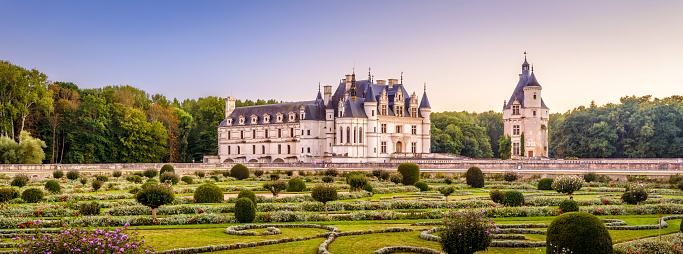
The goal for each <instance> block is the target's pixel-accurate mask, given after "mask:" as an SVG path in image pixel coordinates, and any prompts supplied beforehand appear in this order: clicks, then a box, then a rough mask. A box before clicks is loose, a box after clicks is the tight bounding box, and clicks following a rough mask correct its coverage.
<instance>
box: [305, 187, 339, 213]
mask: <svg viewBox="0 0 683 254" xmlns="http://www.w3.org/2000/svg"><path fill="white" fill-rule="evenodd" d="M311 197H312V198H313V199H315V201H318V202H321V203H323V205H324V206H325V215H327V202H330V201H335V200H337V189H336V188H335V187H334V186H332V185H327V184H325V185H317V186H315V187H313V189H311Z"/></svg>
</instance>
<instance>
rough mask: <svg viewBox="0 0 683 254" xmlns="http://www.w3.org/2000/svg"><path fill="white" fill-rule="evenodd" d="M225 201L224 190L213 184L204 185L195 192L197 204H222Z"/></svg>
mask: <svg viewBox="0 0 683 254" xmlns="http://www.w3.org/2000/svg"><path fill="white" fill-rule="evenodd" d="M223 200H224V197H223V190H221V188H220V187H218V185H215V184H213V183H205V184H202V185H201V186H199V187H197V189H196V190H195V191H194V202H195V203H220V202H221V201H223Z"/></svg>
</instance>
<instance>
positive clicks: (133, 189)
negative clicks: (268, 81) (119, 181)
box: [128, 186, 140, 194]
mask: <svg viewBox="0 0 683 254" xmlns="http://www.w3.org/2000/svg"><path fill="white" fill-rule="evenodd" d="M138 191H140V187H137V186H136V187H133V188H131V189H130V190H129V191H128V193H130V194H137V193H138Z"/></svg>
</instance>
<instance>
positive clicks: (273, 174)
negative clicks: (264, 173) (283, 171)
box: [270, 173, 280, 181]
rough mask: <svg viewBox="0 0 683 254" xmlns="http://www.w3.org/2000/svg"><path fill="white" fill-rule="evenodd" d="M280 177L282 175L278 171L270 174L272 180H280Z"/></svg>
mask: <svg viewBox="0 0 683 254" xmlns="http://www.w3.org/2000/svg"><path fill="white" fill-rule="evenodd" d="M278 179H280V175H278V174H276V173H272V174H270V180H271V181H275V180H278Z"/></svg>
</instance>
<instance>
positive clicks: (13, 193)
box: [0, 188, 19, 203]
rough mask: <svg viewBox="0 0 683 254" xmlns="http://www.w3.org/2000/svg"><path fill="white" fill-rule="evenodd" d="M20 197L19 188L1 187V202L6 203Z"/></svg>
mask: <svg viewBox="0 0 683 254" xmlns="http://www.w3.org/2000/svg"><path fill="white" fill-rule="evenodd" d="M18 197H19V192H18V191H17V190H15V189H12V188H0V203H5V202H7V201H10V200H12V199H15V198H18Z"/></svg>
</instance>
